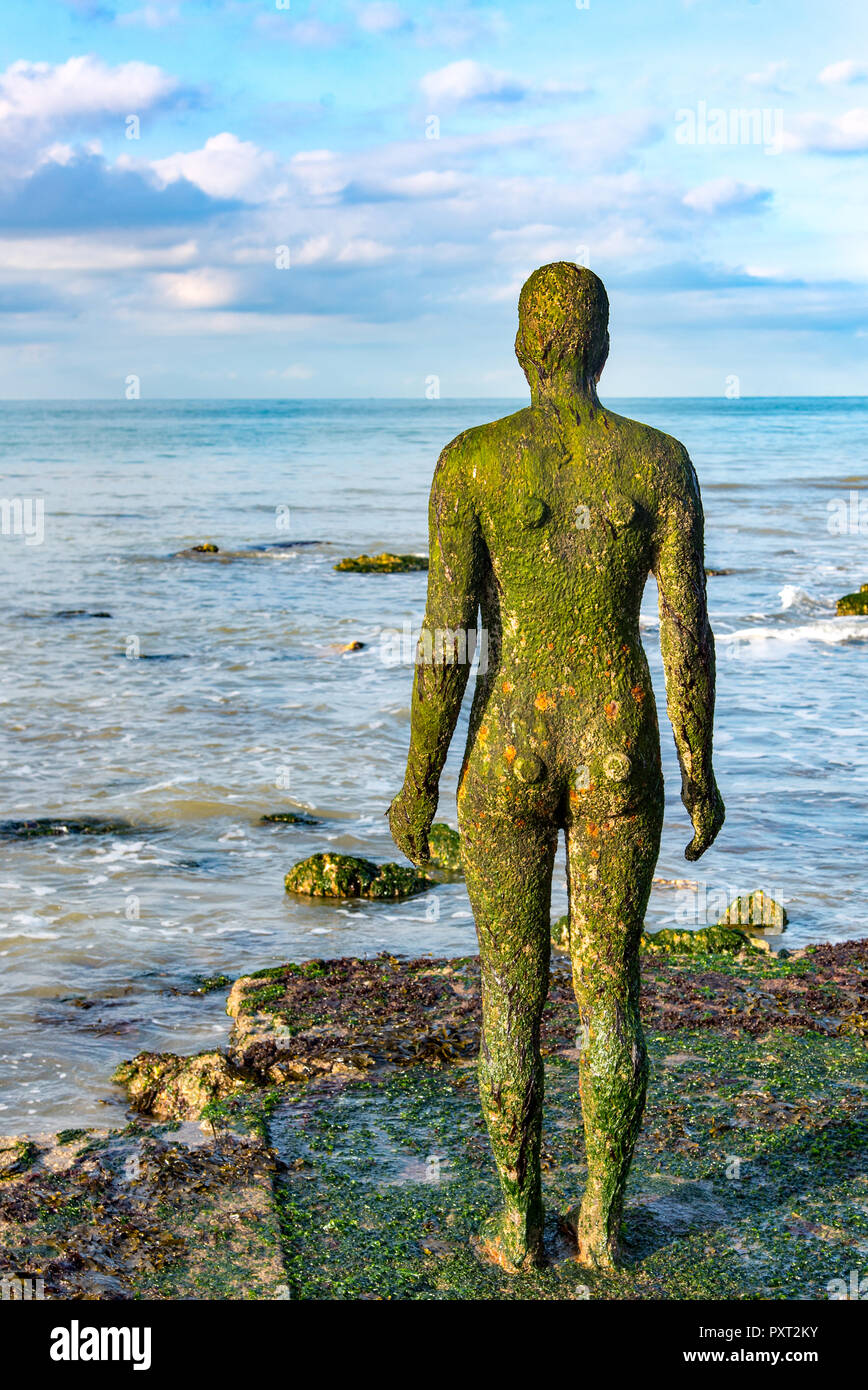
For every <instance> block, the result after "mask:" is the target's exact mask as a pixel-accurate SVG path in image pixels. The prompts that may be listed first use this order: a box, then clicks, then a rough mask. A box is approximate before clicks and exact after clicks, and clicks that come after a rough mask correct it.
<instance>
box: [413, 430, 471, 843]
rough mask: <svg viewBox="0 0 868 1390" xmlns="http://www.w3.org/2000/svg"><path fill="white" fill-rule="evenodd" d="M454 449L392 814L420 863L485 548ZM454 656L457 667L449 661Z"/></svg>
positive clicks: (437, 513) (445, 456)
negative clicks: (403, 762) (406, 747)
mask: <svg viewBox="0 0 868 1390" xmlns="http://www.w3.org/2000/svg"><path fill="white" fill-rule="evenodd" d="M462 452H463V451H462V449H461V446H460V445H459V444H455V443H453V444H451V445H449V446H448V447H447V448H446V449H444V451H443V453H442V454H441V456H440V459H439V461H438V464H437V468H436V470H435V473H434V481H433V483H432V486H431V497H430V502H429V508H428V532H429V556H430V558H429V561H428V599H427V603H426V607H425V620H424V623H423V627H422V633H421V638H420V642H419V647H418V650H417V655H416V672H415V677H414V681H413V699H412V706H411V715H410V750H409V753H408V755H407V770H406V773H405V776H404V785H403V787H402V789H401V791H400V792H399V794H398V795H397V796H396V797H395V800H394V801H393V802H392V805H391V807H390V808H389V824H390V827H391V831H392V838H393V840H394V841H395V843H396V845H397V846H398V847H399V849H401V850H403V852H404V853H405V854H406V855H407V858H408V859H411V860H412V861H413V862H414V863H416V864H421V863H424V862H425V860H427V858H428V831H429V830H430V828H431V822H432V821H433V819H434V813H435V811H436V809H437V799H438V786H439V781H440V773H441V772H442V770H443V764H444V763H445V761H446V755H447V753H448V751H449V744H450V741H451V739H452V735H453V733H454V731H455V725H456V723H457V722H458V715H459V712H460V710H461V702H462V700H463V698H464V692H465V689H466V687H467V680H468V677H469V674H470V661H471V659H472V653H473V648H474V645H475V638H476V618H477V612H478V609H479V598H480V592H481V582H482V565H483V556H484V544H483V542H482V540H481V536H480V531H479V523H478V518H477V515H476V511H475V507H474V504H473V500H472V496H471V479H470V478H469V477H468V476H467V470H466V468H465V467H463V466H462ZM444 652H445V653H446V655H447V656H449V655H454V656H456V657H457V660H451V661H450V660H444V659H443V658H444Z"/></svg>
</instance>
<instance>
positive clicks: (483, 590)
mask: <svg viewBox="0 0 868 1390" xmlns="http://www.w3.org/2000/svg"><path fill="white" fill-rule="evenodd" d="M608 312H609V303H608V298H607V295H606V291H605V288H604V286H603V283H602V281H601V280H599V279H598V277H597V276H596V275H594V274H593V273H592V272H591V271H590V270H587V269H584V268H583V267H580V266H576V265H572V264H570V263H568V262H565V261H559V262H556V263H554V264H552V265H546V266H543V267H541V269H539V270H536V271H535V272H534V273H533V274H532V275H531V276H530V278H529V280H528V281H527V282H526V284H525V285H524V287H523V289H522V291H521V296H520V299H519V326H518V334H517V336H516V340H515V351H516V356H517V357H518V360H519V363H520V364H521V367H522V369H523V371H524V373H525V376H526V377H527V380H528V383H529V385H530V394H531V404H530V406H529V407H526V408H525V409H523V410H519V411H518V412H517V413H516V414H514V415H508V416H506V417H505V418H504V419H502V420H497V421H495V422H494V423H492V424H487V425H481V426H479V427H477V428H475V429H469V430H466V431H465V432H464V433H463V434H460V435H458V437H457V438H456V439H454V440H453V441H452V443H451V444H448V445H447V447H446V448H445V449H444V450H443V453H442V454H441V456H440V459H439V461H438V463H437V468H436V471H435V474H434V481H433V484H432V488H431V498H430V509H429V522H430V570H429V577H428V600H427V606H426V612H425V621H424V627H423V637H424V638H425V641H424V642H422V641H420V646H419V653H418V654H417V660H416V671H415V678H414V686H413V699H412V718H411V739H410V750H409V755H408V759H407V771H406V776H405V780H404V785H403V787H402V789H401V791H400V793H399V794H398V796H397V797H396V798H395V799H394V801H393V802H392V805H391V807H390V810H389V817H390V826H391V830H392V835H393V838H394V840H395V843H396V844H397V845H398V847H399V848H400V849H401V850H402V851H403V852H404V853H405V854H406V855H407V857H408V858H409V859H411V860H412V861H413V862H414V863H416V864H419V865H421V864H424V863H425V862H426V861H427V859H428V838H427V837H428V831H429V829H430V826H431V823H432V820H433V817H434V814H435V810H436V807H437V800H438V781H439V778H440V773H441V771H442V768H443V764H444V762H445V760H446V754H447V751H448V748H449V742H450V739H451V737H452V734H453V731H454V729H455V724H456V721H457V719H458V714H459V710H460V706H461V701H462V697H463V694H464V690H465V687H466V684H467V679H468V675H469V657H468V656H467V655H464V656H463V659H460V656H461V653H459V647H460V646H461V645H462V644H461V643H460V642H458V641H457V640H456V641H455V642H452V637H454V636H455V634H462V635H463V634H466V633H468V632H470V633H471V634H473V633H474V632H475V630H476V625H477V612H478V610H481V616H482V627H483V629H484V630H485V631H486V632H487V636H488V652H487V661H486V662H485V663H480V670H479V672H478V675H477V685H476V692H475V695H474V699H473V706H472V710H471V715H470V729H469V737H468V740H467V747H466V752H465V755H464V762H463V765H462V769H461V775H460V780H459V786H458V821H459V828H460V832H461V845H462V859H463V865H464V871H465V877H466V881H467V889H468V893H469V896H470V902H471V906H472V908H473V915H474V919H475V922H476V929H477V933H478V937H479V949H480V957H481V970H482V1004H483V1030H482V1044H481V1051H480V1060H479V1082H480V1093H481V1099H482V1107H483V1111H484V1114H485V1119H486V1122H487V1126H488V1132H489V1136H490V1140H491V1146H492V1149H493V1152H494V1157H495V1160H496V1163H497V1168H498V1173H499V1177H500V1184H501V1189H502V1195H503V1209H502V1211H500V1212H497V1213H496V1214H495V1215H493V1216H491V1217H490V1218H489V1219H488V1220H487V1221H486V1223H485V1225H484V1226H483V1229H482V1231H481V1232H480V1234H479V1236H478V1237H477V1239H476V1241H475V1244H476V1248H477V1251H478V1252H479V1253H480V1254H481V1255H482V1256H483V1257H484V1258H486V1259H488V1260H490V1261H492V1262H494V1263H496V1264H498V1265H500V1266H501V1267H502V1268H504V1269H506V1270H509V1271H510V1272H516V1271H518V1270H523V1269H528V1268H531V1267H534V1266H538V1265H540V1264H541V1263H543V1243H542V1235H543V1206H542V1191H541V1181H540V1134H541V1121H542V1102H543V1066H542V1061H541V1057H540V1047H539V1036H540V1017H541V1014H542V1009H543V1005H544V1003H545V999H546V993H547V989H548V982H549V958H550V899H551V879H552V869H553V866H554V859H555V852H556V849H557V845H558V835H559V832H560V830H561V829H563V830H564V831H565V835H566V848H567V880H568V888H569V923H570V927H569V936H570V951H571V957H572V969H573V983H574V988H575V994H576V999H577V1001H578V1007H579V1017H580V1023H581V1032H580V1044H581V1046H580V1054H579V1055H580V1061H579V1082H580V1095H581V1102H582V1116H583V1122H584V1131H585V1145H586V1153H587V1168H588V1172H587V1182H586V1186H585V1191H584V1196H583V1198H582V1201H581V1204H580V1206H576V1207H572V1208H570V1210H569V1211H567V1212H566V1213H564V1214H563V1216H562V1221H563V1223H564V1225H565V1227H566V1228H567V1229H568V1230H569V1231H571V1232H572V1234H573V1236H574V1238H575V1240H576V1255H575V1258H576V1259H577V1260H578V1261H580V1262H581V1263H583V1264H585V1265H589V1266H591V1267H592V1268H594V1267H596V1268H611V1267H613V1266H614V1265H615V1264H616V1263H617V1261H618V1256H619V1234H620V1224H621V1213H622V1205H623V1199H624V1189H625V1185H626V1180H627V1174H628V1170H629V1166H630V1161H631V1158H632V1154H633V1148H634V1144H635V1142H636V1137H637V1134H638V1131H639V1127H640V1123H641V1118H642V1111H643V1107H644V1102H645V1090H646V1084H647V1060H646V1052H645V1043H644V1038H643V1034H642V1027H641V1022H640V1018H639V944H640V937H641V933H642V928H643V919H644V914H645V910H646V907H647V904H648V897H649V894H650V890H651V881H652V876H653V873H654V867H655V863H656V860H657V854H658V850H659V844H660V832H661V826H662V821H663V777H662V770H661V761H660V738H659V730H658V723H657V712H656V706H655V701H654V694H653V690H652V687H651V677H650V674H649V670H648V663H647V660H646V657H645V652H644V650H643V647H642V643H641V640H640V636H639V606H640V602H641V598H642V592H643V589H644V587H645V583H646V580H647V578H648V575H649V572H653V573H654V575H655V577H656V580H657V585H658V590H659V611H660V642H661V648H662V654H663V662H664V667H665V675H666V693H667V709H668V713H669V718H670V720H671V723H672V728H673V731H674V734H675V743H676V748H677V752H678V759H679V763H680V767H681V777H682V788H681V798H682V801H683V803H684V805H685V806H686V808H687V810H688V812H689V813H690V817H691V820H692V823H693V829H694V835H693V839H692V840H691V842H690V844H689V845H688V847H687V849H686V850H685V857H686V858H687V859H689V860H695V859H698V858H699V857H700V855H701V854H703V853H704V851H705V850H706V849H708V847H709V845H711V844H712V842H713V841H714V839H715V837H716V835H717V833H718V831H719V830H720V827H721V825H722V824H723V820H724V807H723V802H722V800H721V797H720V793H719V791H718V789H717V784H716V782H715V778H714V773H713V770H712V723H713V714H714V679H715V666H714V639H713V636H712V633H711V629H710V627H709V623H708V616H707V611H706V596H705V569H704V563H703V516H702V504H701V501H700V496H699V487H698V484H697V480H696V474H695V472H694V470H693V466H692V464H691V462H690V459H689V457H688V454H687V452H686V450H685V449H684V447H683V445H681V444H679V443H678V441H677V440H675V439H672V438H671V437H670V436H669V435H666V434H663V433H662V432H661V431H660V430H656V429H652V428H651V427H650V426H648V425H643V424H640V423H638V422H637V421H635V420H628V419H625V418H624V417H622V416H619V415H615V414H614V413H613V412H612V411H611V410H609V409H608V408H606V407H605V406H602V405H601V404H600V402H599V400H598V398H597V390H596V383H597V382H598V380H599V378H600V374H601V372H602V370H603V366H604V364H605V362H606V358H607V356H608V351H609V334H608ZM444 634H446V636H447V638H448V640H444ZM450 644H451V645H450ZM463 645H464V650H465V652H466V651H467V647H468V644H467V643H466V641H465V643H464V644H463ZM472 647H473V643H472V641H471V642H470V644H469V648H470V651H471V652H472ZM423 651H424V652H427V656H423V655H422V653H423ZM483 665H484V667H485V669H484V670H483V669H482V666H483Z"/></svg>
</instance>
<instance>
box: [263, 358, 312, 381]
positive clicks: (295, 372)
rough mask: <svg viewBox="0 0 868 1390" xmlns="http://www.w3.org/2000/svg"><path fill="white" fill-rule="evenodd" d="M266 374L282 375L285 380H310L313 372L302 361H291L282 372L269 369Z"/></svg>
mask: <svg viewBox="0 0 868 1390" xmlns="http://www.w3.org/2000/svg"><path fill="white" fill-rule="evenodd" d="M266 375H267V376H279V377H283V379H284V380H285V381H310V379H311V377H312V376H314V375H315V373H314V371H313V368H312V367H306V366H305V365H304V363H303V362H291V363H290V365H289V366H288V367H284V369H283V371H282V372H278V371H270V372H267V373H266Z"/></svg>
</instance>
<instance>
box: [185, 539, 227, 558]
mask: <svg viewBox="0 0 868 1390" xmlns="http://www.w3.org/2000/svg"><path fill="white" fill-rule="evenodd" d="M190 549H191V550H192V551H193V553H194V554H196V555H217V554H218V553H219V551H220V547H219V546H218V545H215V544H214V542H213V541H203V542H202V544H201V545H193V546H191V547H190Z"/></svg>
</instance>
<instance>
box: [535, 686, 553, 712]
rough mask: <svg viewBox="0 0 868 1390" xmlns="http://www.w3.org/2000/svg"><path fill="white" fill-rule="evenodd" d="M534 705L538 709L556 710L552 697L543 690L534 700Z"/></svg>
mask: <svg viewBox="0 0 868 1390" xmlns="http://www.w3.org/2000/svg"><path fill="white" fill-rule="evenodd" d="M534 705H535V706H536V708H537V709H554V707H555V702H554V700H553V699H552V698H551V696H549V695H546V693H545V691H544V690H541V691H540V693H539V695H537V697H536V699H535V700H534Z"/></svg>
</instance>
